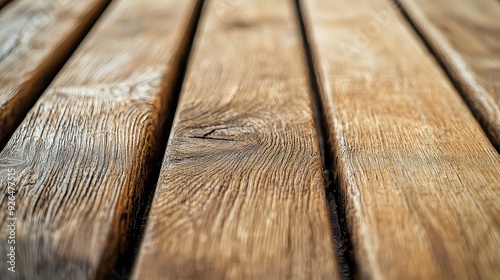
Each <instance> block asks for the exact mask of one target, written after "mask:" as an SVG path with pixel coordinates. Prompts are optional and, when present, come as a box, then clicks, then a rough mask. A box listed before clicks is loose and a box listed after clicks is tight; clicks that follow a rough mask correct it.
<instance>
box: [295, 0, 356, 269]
mask: <svg viewBox="0 0 500 280" xmlns="http://www.w3.org/2000/svg"><path fill="white" fill-rule="evenodd" d="M293 1H294V2H295V10H296V14H297V19H298V24H299V26H300V32H301V37H302V44H303V49H304V55H305V58H306V62H307V70H308V74H309V77H308V78H309V83H310V90H311V95H312V99H313V107H314V118H315V124H316V131H317V133H318V141H319V148H320V152H321V162H322V167H323V177H324V180H325V187H326V188H325V191H326V199H327V203H328V210H329V214H330V222H331V227H332V231H333V235H334V239H335V246H336V248H335V251H336V252H337V256H338V261H339V265H340V276H341V277H342V279H352V278H353V275H355V274H356V273H355V272H356V264H355V263H354V258H353V257H352V256H351V241H350V237H349V233H348V230H347V223H346V213H345V209H343V208H342V207H338V206H337V205H341V206H342V202H341V198H340V197H341V195H340V193H339V190H340V188H339V186H338V182H334V181H333V180H332V168H333V164H332V163H333V161H332V157H331V155H332V152H333V151H332V149H331V147H330V145H329V143H328V132H327V131H328V129H327V127H326V126H327V124H326V121H325V120H324V118H325V115H324V111H323V107H322V102H321V97H320V95H319V90H320V89H319V85H318V80H317V74H316V72H315V69H314V63H313V56H312V51H311V47H310V40H309V37H308V36H307V30H306V26H305V21H304V17H303V14H302V7H301V4H300V0H293Z"/></svg>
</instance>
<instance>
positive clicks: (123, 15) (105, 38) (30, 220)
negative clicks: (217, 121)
mask: <svg viewBox="0 0 500 280" xmlns="http://www.w3.org/2000/svg"><path fill="white" fill-rule="evenodd" d="M195 8H196V9H197V8H198V2H197V1H175V0H168V1H157V0H121V1H116V2H113V4H111V6H110V7H109V8H108V11H107V12H106V13H105V15H104V16H103V18H102V20H101V21H100V22H99V23H98V24H97V25H96V27H95V28H94V29H93V30H92V32H91V33H90V34H89V35H88V37H87V39H86V40H85V41H84V42H83V44H82V46H81V47H80V48H79V49H78V50H77V52H76V53H75V54H74V55H73V56H72V58H71V59H70V61H68V62H67V64H66V65H65V67H64V68H63V69H62V70H61V72H60V73H59V75H58V76H57V78H56V79H55V80H54V82H53V83H52V84H51V86H50V87H49V88H48V89H47V91H46V92H45V93H44V94H43V95H42V96H41V97H40V99H39V100H38V102H37V103H36V105H35V106H34V107H33V109H32V110H31V111H30V112H29V113H28V115H27V117H26V119H25V120H24V121H23V122H22V123H21V126H20V127H19V128H18V129H17V130H16V132H15V133H14V135H13V136H12V138H11V140H10V141H9V142H8V144H7V146H6V147H5V149H4V150H3V151H2V153H0V159H1V162H2V165H1V166H0V167H2V168H0V178H1V181H0V188H1V189H2V190H4V191H2V192H1V193H0V202H1V204H0V206H1V207H0V208H1V209H2V211H1V212H0V223H1V224H2V228H1V229H0V240H1V242H2V244H4V245H6V244H7V237H8V236H9V234H10V231H9V229H8V228H7V226H6V225H7V222H10V220H7V219H8V218H12V217H14V218H17V221H16V229H15V237H16V240H15V242H16V243H15V253H16V273H12V272H9V271H7V270H8V268H9V267H10V264H8V263H7V260H6V259H7V258H8V257H7V254H8V253H9V251H8V250H9V248H8V246H4V245H2V246H1V247H0V255H1V256H0V275H2V276H1V278H2V279H95V278H104V277H105V276H106V273H109V270H110V268H111V266H112V265H114V263H115V260H116V258H117V257H118V255H119V254H120V253H121V251H122V250H123V249H124V245H126V237H127V236H128V234H129V232H128V231H129V230H130V226H131V225H132V224H133V222H134V221H133V220H134V214H135V211H137V209H138V207H139V205H140V194H141V192H142V191H143V188H144V184H145V181H146V180H147V176H148V173H149V172H148V171H149V168H151V166H150V165H151V162H150V160H151V155H152V153H154V151H155V150H156V149H157V147H156V146H157V145H158V141H159V137H160V135H161V134H162V133H163V132H162V130H161V129H160V128H161V127H162V123H164V121H165V119H166V115H167V110H168V106H167V105H168V103H169V100H170V99H171V91H172V87H173V85H174V84H175V80H176V79H177V76H178V72H179V69H178V68H179V64H180V62H179V61H180V57H181V56H182V55H183V53H184V52H185V51H186V47H187V45H188V41H189V35H188V34H190V32H189V30H190V29H192V28H193V23H194V22H195V21H194V18H193V17H194V14H193V12H194V11H196V9H195ZM67 16H75V15H70V14H68V15H67ZM10 167H15V168H14V169H13V170H11V169H10ZM6 168H7V169H6ZM8 186H9V187H12V188H14V189H15V191H16V193H15V196H14V200H13V201H14V202H15V210H14V211H13V214H12V215H11V214H10V213H8V212H7V209H8V201H11V200H12V199H11V198H10V197H11V196H10V195H8V193H7V187H8Z"/></svg>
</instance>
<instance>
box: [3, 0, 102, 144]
mask: <svg viewBox="0 0 500 280" xmlns="http://www.w3.org/2000/svg"><path fill="white" fill-rule="evenodd" d="M108 2H109V1H107V0H81V1H65V0H18V1H15V2H13V3H12V4H10V5H9V6H7V7H5V9H3V10H1V11H0V69H2V71H0V148H1V147H2V146H3V145H4V144H5V142H6V141H7V140H8V139H6V137H7V136H8V135H10V134H11V133H12V132H13V130H14V129H15V128H16V125H18V124H19V122H21V121H22V118H23V117H24V116H25V115H26V113H27V112H28V110H29V109H30V108H31V107H32V106H33V104H34V103H35V102H36V100H37V98H38V96H39V95H40V94H41V92H42V91H43V90H44V89H45V87H46V86H47V85H48V83H49V82H50V80H51V78H52V77H53V76H54V75H55V74H56V73H57V71H58V70H59V69H60V68H61V66H62V65H63V64H64V62H65V61H66V59H67V58H68V56H69V55H70V53H71V52H72V50H73V49H74V48H75V47H76V46H77V45H78V44H79V43H80V40H81V38H82V37H83V36H84V35H85V33H86V32H87V30H88V29H89V27H90V26H91V25H92V24H93V23H94V22H95V20H96V19H97V17H98V16H99V15H100V14H101V13H102V11H103V9H104V8H105V7H106V5H107V3H108ZM0 6H1V4H0Z"/></svg>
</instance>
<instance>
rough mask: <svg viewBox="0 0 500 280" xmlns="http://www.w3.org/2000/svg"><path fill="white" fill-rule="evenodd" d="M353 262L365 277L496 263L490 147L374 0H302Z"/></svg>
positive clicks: (498, 189) (462, 270)
mask: <svg viewBox="0 0 500 280" xmlns="http://www.w3.org/2000/svg"><path fill="white" fill-rule="evenodd" d="M301 2H302V4H303V6H304V14H305V17H306V25H307V30H308V34H309V37H310V42H311V45H312V52H313V56H314V61H315V70H316V73H317V75H318V81H319V86H320V92H321V99H322V102H323V104H324V111H325V115H326V121H327V124H328V128H329V142H330V145H331V147H332V150H333V158H334V171H335V174H336V182H337V183H338V185H339V187H340V193H341V197H342V200H343V201H342V202H343V203H342V205H339V206H340V207H343V208H344V209H345V211H346V216H347V217H346V218H347V225H348V229H349V232H350V236H351V240H352V244H353V251H354V257H355V263H356V265H357V268H358V271H359V275H358V276H359V277H361V278H365V279H495V278H497V277H498V275H500V266H499V264H500V242H499V240H500V156H499V155H498V153H497V152H496V151H495V149H494V148H493V147H492V146H491V144H490V143H489V141H488V139H487V138H486V135H485V134H484V133H483V131H482V130H481V128H480V126H479V125H478V124H477V122H476V121H475V119H474V118H473V116H472V114H471V113H470V111H469V110H468V109H467V107H466V106H465V104H464V103H463V101H462V100H461V98H460V96H459V95H458V93H456V92H455V90H454V89H453V87H452V85H451V84H450V82H449V81H448V80H447V77H446V76H445V75H444V73H443V72H442V71H441V70H440V69H439V67H438V66H437V65H436V63H435V62H434V61H433V59H432V57H431V55H430V54H429V53H427V52H426V50H425V46H424V45H423V44H422V43H421V42H420V41H419V40H418V38H417V36H416V35H415V33H414V32H413V30H411V27H410V26H409V25H408V24H407V23H406V22H405V21H404V18H403V17H402V16H401V15H399V14H396V13H395V9H394V7H392V6H389V5H388V3H390V2H387V1H383V0H351V1H342V0H303V1H301Z"/></svg>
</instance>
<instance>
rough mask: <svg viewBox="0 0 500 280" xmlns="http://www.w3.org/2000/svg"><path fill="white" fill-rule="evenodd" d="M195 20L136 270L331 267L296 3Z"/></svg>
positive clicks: (276, 275) (218, 6)
mask: <svg viewBox="0 0 500 280" xmlns="http://www.w3.org/2000/svg"><path fill="white" fill-rule="evenodd" d="M229 4H230V5H229ZM201 21H202V24H201V27H200V29H201V30H200V31H199V33H198V34H197V39H196V41H195V47H194V50H193V57H192V59H191V60H190V64H189V68H188V73H187V77H186V81H185V84H184V86H183V91H182V93H181V97H180V102H179V106H178V110H177V114H176V117H175V121H174V124H173V129H172V131H171V135H170V139H169V143H168V146H167V151H166V156H165V158H164V162H163V166H162V170H161V174H160V179H159V182H158V187H157V191H156V193H155V198H154V200H153V204H152V208H151V212H150V215H149V219H148V225H147V228H146V232H145V236H144V240H143V243H142V247H141V249H140V251H139V257H138V261H137V264H136V267H135V272H134V278H135V279H159V278H162V279H335V278H338V275H339V272H338V265H337V260H336V254H335V251H334V246H335V245H334V244H333V238H332V233H331V231H330V223H329V216H328V210H327V207H326V206H327V205H326V199H325V190H324V181H323V176H322V168H321V160H320V151H319V148H318V142H317V134H316V130H315V124H314V114H313V109H312V100H311V95H310V90H309V88H308V76H307V71H306V66H305V59H304V57H303V49H302V45H301V37H300V31H299V27H298V24H297V22H296V18H295V14H294V8H293V2H292V1H286V0H278V1H268V0H255V1H232V2H231V3H228V2H226V1H224V0H220V1H208V2H207V3H206V4H205V8H204V17H202V19H201Z"/></svg>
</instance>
